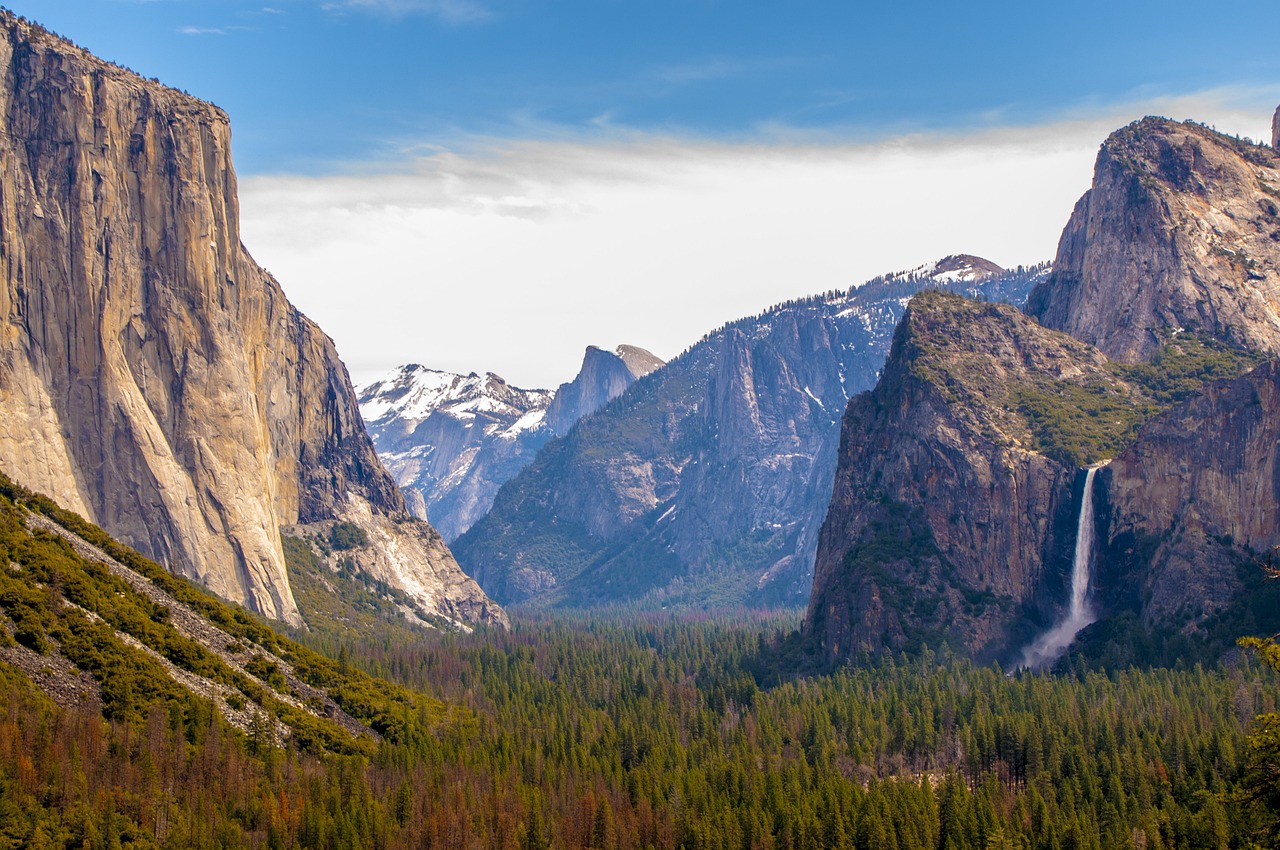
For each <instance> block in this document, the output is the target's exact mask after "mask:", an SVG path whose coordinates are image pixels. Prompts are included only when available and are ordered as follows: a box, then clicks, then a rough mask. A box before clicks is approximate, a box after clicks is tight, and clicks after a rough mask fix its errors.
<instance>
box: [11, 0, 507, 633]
mask: <svg viewBox="0 0 1280 850" xmlns="http://www.w3.org/2000/svg"><path fill="white" fill-rule="evenodd" d="M0 77H2V78H0V132H2V134H3V142H2V143H0V221H2V222H3V224H2V226H0V280H2V281H3V282H2V283H0V401H2V402H3V403H2V404H0V422H2V424H0V465H2V466H3V468H4V469H5V471H7V472H8V473H9V474H10V475H12V476H13V477H14V478H15V479H17V480H19V481H21V482H23V483H24V484H26V485H28V486H30V487H33V488H36V489H39V490H41V491H44V492H47V493H49V494H50V495H51V496H52V497H53V498H55V499H56V500H57V501H58V502H59V503H61V504H63V505H65V506H66V507H68V508H71V509H73V510H76V511H78V512H80V513H82V514H84V515H85V516H88V517H90V518H91V519H92V520H93V521H94V522H96V523H99V524H101V525H102V526H104V527H105V528H107V529H108V530H109V531H111V532H112V533H114V534H116V535H117V536H118V537H119V538H121V539H122V540H124V541H126V542H127V543H129V544H130V545H133V546H135V547H136V548H138V549H139V550H141V551H142V552H144V553H145V554H147V555H149V556H150V557H153V558H154V559H155V560H157V561H159V562H161V563H163V564H165V565H166V566H167V567H168V568H170V569H172V570H174V571H175V572H179V573H181V574H183V575H186V576H190V577H192V578H194V579H196V580H198V581H200V582H201V583H203V584H205V585H207V586H208V587H210V588H211V589H212V590H214V591H215V592H217V593H218V594H219V595H221V596H223V597H225V598H227V599H231V600H234V601H236V602H240V603H243V604H245V605H248V606H249V607H251V608H253V609H254V610H256V611H259V612H261V613H263V614H265V615H266V616H269V617H273V618H277V619H281V620H284V621H287V622H289V623H292V624H299V623H300V622H301V620H302V615H301V612H299V610H298V608H297V605H296V602H295V601H294V599H293V595H292V593H291V590H290V587H289V579H288V575H287V572H286V569H285V564H284V558H283V553H282V548H281V542H280V535H281V530H282V529H284V528H287V527H291V526H295V525H316V524H326V523H328V524H332V523H338V522H346V521H350V522H354V523H358V524H364V525H366V526H368V527H370V529H371V530H373V531H376V533H377V534H378V535H380V536H381V538H385V541H386V542H387V544H388V545H386V546H384V547H383V548H380V549H379V550H377V551H373V550H372V549H371V550H370V551H369V552H367V553H364V554H363V555H362V556H361V558H362V559H361V567H362V568H364V569H366V570H368V571H369V572H370V573H372V574H375V575H377V576H378V577H379V578H380V579H383V580H385V581H387V582H388V583H390V584H393V585H395V586H397V587H405V588H406V589H411V592H413V593H414V595H415V597H416V599H417V601H418V604H419V605H420V606H421V607H422V608H423V609H424V610H426V611H430V612H435V613H439V614H441V615H442V616H445V617H448V618H450V619H455V620H458V621H460V622H475V621H485V620H490V621H493V620H500V619H501V617H502V615H501V612H500V610H499V609H498V608H497V607H496V606H494V605H492V603H490V602H489V601H488V600H487V599H486V598H485V597H484V594H483V593H481V592H480V590H479V588H478V587H477V586H475V584H474V583H472V582H470V581H469V580H467V579H466V578H465V577H464V576H462V575H461V574H460V572H459V570H458V567H457V565H456V563H455V562H454V561H453V559H452V557H451V556H450V555H449V553H448V550H447V548H446V547H445V546H444V544H443V542H442V541H441V540H440V538H439V535H438V534H436V533H435V531H434V530H433V529H431V528H430V527H429V526H428V525H426V524H425V523H417V522H416V521H413V520H411V519H410V518H409V516H408V513H407V511H406V509H405V504H404V500H403V497H402V496H401V494H400V491H399V490H398V488H397V487H396V486H395V483H394V481H392V479H391V478H390V476H388V475H387V473H386V472H385V470H384V469H383V468H382V465H381V463H380V462H379V461H378V458H377V456H376V454H375V453H374V451H373V446H372V444H371V443H370V441H369V438H368V436H367V434H366V433H365V430H364V427H363V423H362V422H361V419H360V416H359V412H358V409H357V406H356V401H355V395H354V392H353V391H352V389H351V385H350V381H349V379H348V377H347V373H346V370H345V368H344V367H343V365H342V363H341V362H340V361H339V359H338V357H337V353H336V351H335V350H334V346H333V343H332V341H331V340H330V339H329V338H328V337H327V336H325V335H324V334H323V333H322V332H321V331H320V330H319V328H317V327H316V326H315V324H313V323H312V322H311V321H309V320H308V319H307V318H306V317H305V316H303V315H302V314H301V313H299V312H298V311H297V310H296V309H294V307H293V306H292V305H291V304H289V302H288V300H287V299H286V298H285V296H284V293H283V292H282V291H281V289H280V286H279V284H278V283H277V282H276V281H275V280H274V279H273V278H272V277H271V276H270V275H269V274H267V273H266V272H265V271H263V270H262V269H261V268H260V267H258V266H257V265H256V264H255V263H254V262H253V260H252V258H251V257H250V256H249V255H248V253H247V252H246V251H245V249H244V247H243V246H242V245H241V243H240V236H239V210H238V202H237V198H236V178H235V172H234V170H233V168H232V165H231V156H230V151H231V144H230V125H229V122H228V119H227V116H226V114H225V113H224V112H222V111H221V110H220V109H218V108H217V107H214V106H211V105H209V104H207V103H204V102H202V101H199V100H197V99H195V98H193V97H190V96H189V95H186V94H183V93H181V92H177V91H174V90H172V89H169V88H166V87H164V86H162V85H159V84H157V83H153V82H148V81H146V80H143V79H142V78H140V77H138V76H136V75H134V74H133V73H132V72H129V71H127V70H125V69H122V68H120V67H118V66H114V65H111V64H109V63H106V62H103V61H101V60H99V59H97V58H96V57H93V56H92V55H90V54H89V53H87V52H86V51H83V50H81V49H79V48H77V47H75V46H74V45H71V44H69V43H68V42H66V41H64V40H62V39H59V38H57V37H55V36H53V35H51V34H49V33H48V32H46V31H44V30H43V29H41V28H39V27H38V26H36V25H33V24H30V23H27V22H26V21H24V20H22V19H20V18H18V17H16V16H14V15H13V14H11V13H8V12H3V13H0Z"/></svg>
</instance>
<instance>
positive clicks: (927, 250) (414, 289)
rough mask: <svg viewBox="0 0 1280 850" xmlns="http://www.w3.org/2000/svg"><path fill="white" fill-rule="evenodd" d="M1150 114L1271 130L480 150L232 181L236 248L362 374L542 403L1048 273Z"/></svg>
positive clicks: (1198, 108) (640, 142)
mask: <svg viewBox="0 0 1280 850" xmlns="http://www.w3.org/2000/svg"><path fill="white" fill-rule="evenodd" d="M1246 100H1247V98H1246ZM1246 107H1247V109H1246ZM1145 113H1157V114H1168V115H1171V116H1172V117H1179V118H1180V117H1185V116H1190V115H1194V116H1197V117H1202V118H1204V119H1206V120H1210V121H1212V122H1214V123H1216V124H1217V126H1218V127H1219V129H1229V130H1231V131H1233V132H1240V133H1242V134H1247V135H1253V136H1254V137H1255V138H1257V137H1259V136H1260V135H1261V133H1262V132H1263V131H1264V130H1265V129H1266V128H1267V126H1268V123H1269V122H1268V120H1267V119H1268V118H1269V116H1267V115H1265V114H1263V112H1262V110H1261V107H1259V106H1258V105H1257V104H1256V103H1255V104H1246V103H1244V101H1242V100H1240V98H1239V97H1236V100H1234V101H1233V100H1232V98H1231V97H1228V96H1226V95H1225V94H1224V93H1216V94H1215V93H1211V94H1209V95H1203V96H1197V97H1195V98H1184V99H1181V100H1177V101H1173V100H1167V101H1149V102H1145V103H1142V104H1136V105H1132V106H1130V107H1127V108H1125V109H1123V110H1107V111H1105V112H1099V113H1096V114H1094V115H1092V116H1089V117H1080V118H1075V119H1072V120H1064V121H1060V122H1057V123H1054V124H1049V125H1045V126H1040V127H1034V128H1025V129H1005V130H992V131H987V132H981V133H973V134H968V135H934V136H916V137H906V138H896V139H889V140H885V141H882V142H879V143H874V144H857V145H854V144H844V145H841V144H817V143H813V142H804V141H793V142H779V143H777V144H771V145H728V144H716V143H710V142H699V141H688V140H681V139H672V138H660V137H645V136H638V137H634V138H632V139H629V140H625V141H613V142H609V143H604V144H592V143H586V142H570V141H542V142H507V143H491V144H490V145H489V146H488V147H487V148H483V149H477V150H475V151H474V152H472V153H469V154H468V155H462V154H459V153H454V152H448V151H443V152H437V153H434V154H431V155H428V156H422V157H420V158H418V159H416V160H414V161H413V162H412V163H411V164H409V165H406V166H405V167H404V168H403V169H402V170H400V171H397V172H394V173H385V172H379V173H370V172H363V173H354V170H353V173H348V174H345V175H337V176H327V177H299V176H277V177H253V178H247V179H244V180H242V181H241V198H242V217H243V231H244V239H245V242H246V244H247V245H248V246H249V248H250V250H251V251H252V252H253V254H254V256H255V257H256V258H257V259H258V261H259V262H261V263H262V264H264V265H265V266H267V267H268V268H269V269H271V270H272V271H273V272H274V273H275V274H276V275H277V276H278V277H279V278H280V280H281V282H282V283H283V285H284V287H285V290H286V291H287V292H288V293H289V296H290V298H292V299H293V301H294V303H296V304H298V305H299V307H301V308H302V309H303V310H304V312H306V313H307V314H308V315H310V316H311V317H312V318H314V319H315V320H317V321H318V322H319V323H320V325H321V326H322V327H324V328H325V329H326V331H328V332H329V333H330V334H332V335H333V336H334V338H335V339H336V341H337V343H338V345H339V349H340V351H341V353H342V355H343V357H344V359H345V360H346V362H347V364H348V366H349V367H350V368H351V369H352V371H353V373H354V374H355V375H356V376H357V378H359V377H361V376H367V375H369V374H371V373H376V372H377V371H380V370H383V369H386V368H390V367H392V366H395V365H399V364H401V363H405V362H410V361H416V362H421V363H425V364H427V365H429V366H434V367H437V368H445V369H453V370H458V371H470V370H477V371H483V370H492V371H495V372H498V373H499V374H501V375H503V376H504V377H506V378H507V379H508V380H511V381H513V382H515V383H517V384H521V385H524V386H554V385H555V384H556V383H558V382H560V381H562V380H567V379H568V378H569V377H571V375H572V374H573V372H574V370H575V369H576V368H577V365H578V361H579V360H580V358H581V353H582V349H583V347H584V346H586V345H588V344H597V345H602V346H610V347H611V346H614V345H617V344H619V343H623V342H626V343H632V344H636V345H641V346H644V347H647V348H650V349H652V350H653V351H654V352H655V353H657V354H659V355H660V356H663V357H667V358H669V357H672V356H674V355H675V354H676V353H678V352H679V351H680V350H682V349H683V348H685V347H686V346H688V345H689V344H691V343H693V342H695V341H696V340H697V339H698V338H699V337H700V336H701V335H702V334H704V333H705V332H707V331H708V330H711V329H713V328H715V327H717V326H718V325H720V324H722V323H723V322H725V321H727V320H730V319H734V318H737V317H739V316H743V315H747V314H751V313H755V312H758V311H759V310H761V309H763V308H765V307H767V306H769V305H771V304H774V303H776V302H779V301H782V300H786V299H788V298H794V297H797V296H802V295H806V294H811V293H815V292H820V291H823V290H827V289H832V288H839V287H847V286H850V285H852V284H856V283H860V282H862V281H864V280H866V279H867V278H870V277H872V276H874V275H876V274H879V273H882V272H886V271H893V270H896V269H902V268H907V267H911V266H914V265H917V264H918V263H920V262H923V261H925V260H930V259H937V258H939V257H942V256H944V255H946V254H950V253H957V252H968V253H975V254H979V255H982V256H985V257H988V258H989V259H991V260H994V261H996V262H998V263H1001V264H1002V265H1016V264H1018V263H1032V262H1036V261H1039V260H1042V259H1049V258H1051V257H1052V256H1053V253H1054V251H1055V248H1056V244H1057V239H1058V235H1059V233H1060V232H1061V229H1062V226H1063V225H1064V224H1065V223H1066V219H1067V216H1068V214H1069V213H1070V210H1071V207H1072V205H1073V203H1074V202H1075V200H1076V199H1077V198H1078V197H1079V196H1080V194H1081V193H1083V192H1084V191H1085V189H1087V188H1088V186H1089V183H1090V180H1091V176H1092V165H1093V159H1094V156H1095V154H1096V151H1097V147H1098V145H1099V143H1101V141H1102V140H1103V139H1104V138H1105V137H1106V135H1107V134H1108V132H1110V131H1111V130H1112V129H1114V128H1116V127H1118V126H1120V125H1121V124H1124V123H1126V122H1128V121H1129V120H1132V119H1135V118H1138V117H1141V115H1143V114H1145ZM1250 131H1252V132H1250Z"/></svg>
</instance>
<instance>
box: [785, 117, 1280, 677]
mask: <svg viewBox="0 0 1280 850" xmlns="http://www.w3.org/2000/svg"><path fill="white" fill-rule="evenodd" d="M1277 165H1280V157H1277V155H1276V153H1275V152H1274V151H1273V150H1271V149H1270V148H1267V147H1265V146H1262V145H1251V144H1248V143H1246V142H1241V141H1238V140H1236V139H1232V138H1229V137H1225V136H1221V135H1219V134H1216V133H1213V132H1212V131H1210V130H1207V129H1206V128H1204V127H1202V126H1200V125H1198V124H1190V123H1188V124H1175V123H1173V122H1169V121H1165V120H1162V119H1151V118H1148V119H1144V120H1143V121H1140V122H1137V123H1135V124H1133V125H1130V126H1129V127H1126V128H1124V129H1122V130H1120V131H1118V132H1117V133H1115V134H1114V135H1113V136H1112V137H1111V138H1109V139H1108V140H1107V142H1106V144H1104V145H1103V147H1102V151H1101V152H1100V154H1099V157H1098V163H1097V169H1096V173H1095V179H1094V184H1093V187H1092V189H1091V190H1090V191H1089V193H1088V194H1086V196H1085V197H1084V198H1083V199H1082V200H1081V202H1080V203H1079V204H1078V205H1077V207H1076V209H1075V212H1074V213H1073V215H1072V217H1071V220H1070V222H1069V223H1068V225H1067V227H1066V229H1065V230H1064V232H1063V236H1062V241H1061V243H1060V246H1059V251H1058V255H1057V259H1056V261H1055V265H1054V271H1053V273H1052V275H1051V276H1049V278H1048V279H1047V280H1045V281H1044V282H1042V283H1041V284H1039V285H1038V286H1037V287H1036V288H1035V289H1034V290H1033V291H1032V294H1031V297H1030V299H1029V301H1028V306H1027V310H1028V312H1029V313H1030V314H1031V316H1032V317H1034V318H1035V319H1038V320H1039V321H1040V322H1041V323H1043V325H1044V326H1045V327H1039V326H1037V325H1036V324H1034V322H1033V321H1032V319H1031V318H1027V317H1023V316H1020V315H1018V314H1016V313H1014V312H1011V311H1005V310H1004V309H1003V308H992V307H987V306H985V305H980V304H974V303H968V302H958V301H955V300H954V299H944V298H942V297H940V296H937V295H929V296H921V297H919V298H917V299H916V300H915V301H913V302H912V307H911V309H910V310H909V311H908V318H907V319H905V320H904V322H903V325H902V326H901V327H900V328H899V331H898V339H897V340H896V341H895V346H894V350H893V353H892V354H891V355H890V358H889V362H888V364H887V365H886V367H885V372H884V375H883V376H882V378H881V380H880V382H879V383H878V385H877V386H876V388H875V390H874V391H873V392H871V393H867V394H864V395H861V396H858V397H856V398H855V399H854V400H853V401H852V402H851V403H850V405H849V410H848V412H847V414H846V418H845V423H844V436H843V442H842V447H841V454H840V466H839V469H838V471H837V473H836V485H835V488H834V498H833V501H832V505H831V509H830V511H829V513H828V515H827V520H826V524H825V525H824V528H823V534H822V542H821V544H820V547H819V553H818V558H817V566H816V568H815V570H816V576H815V582H814V591H813V595H812V598H811V602H810V607H809V612H808V616H807V620H806V626H805V628H806V632H807V634H808V635H809V636H810V638H811V639H812V642H813V645H814V646H816V647H819V648H820V650H821V652H822V654H823V656H824V657H825V658H826V659H827V660H830V661H838V660H842V659H845V658H848V657H850V656H851V655H852V654H856V653H857V652H859V651H860V650H864V649H868V650H872V651H878V650H881V649H883V648H886V647H888V648H901V647H906V646H912V645H915V646H919V645H921V644H923V643H928V644H929V645H931V646H936V645H938V643H939V642H940V641H942V640H947V641H948V642H950V643H951V645H952V646H954V647H961V648H963V649H964V650H965V651H966V652H968V653H970V654H972V655H974V656H977V657H982V658H1001V659H1003V660H1006V661H1016V660H1017V659H1018V658H1019V657H1020V654H1019V651H1018V650H1019V647H1020V646H1021V645H1023V643H1024V642H1025V641H1027V640H1028V639H1030V638H1031V637H1032V636H1033V635H1034V634H1035V633H1036V632H1037V631H1038V630H1043V629H1046V628H1047V627H1048V626H1050V625H1051V624H1053V623H1055V622H1058V621H1059V620H1060V619H1061V617H1062V614H1063V612H1064V610H1065V609H1066V607H1067V603H1068V601H1069V599H1070V581H1071V577H1070V572H1071V564H1072V557H1073V554H1074V549H1075V547H1076V545H1077V528H1076V524H1075V523H1076V520H1077V518H1078V516H1079V513H1080V501H1081V493H1080V490H1081V479H1082V478H1083V472H1084V469H1085V467H1087V466H1089V465H1092V464H1096V463H1099V462H1102V461H1106V460H1110V462H1109V463H1108V464H1107V465H1106V466H1105V467H1104V468H1102V469H1101V470H1100V471H1099V473H1098V475H1097V481H1096V483H1095V487H1094V490H1093V494H1094V502H1095V505H1094V513H1093V516H1094V524H1093V532H1094V533H1093V535H1092V539H1093V540H1094V541H1096V543H1095V547H1094V548H1093V549H1091V550H1090V552H1089V555H1090V561H1089V563H1090V565H1091V571H1090V582H1091V583H1090V585H1089V593H1088V598H1087V603H1088V606H1089V608H1090V610H1091V612H1092V615H1093V616H1096V617H1097V618H1098V623H1097V624H1096V626H1094V627H1091V628H1090V629H1089V630H1087V631H1085V632H1084V633H1083V634H1082V635H1081V636H1080V637H1079V638H1078V640H1079V642H1080V644H1081V646H1082V651H1086V652H1088V651H1095V652H1099V653H1103V654H1108V653H1109V654H1110V655H1108V656H1107V657H1111V655H1115V657H1117V658H1119V657H1123V658H1124V659H1127V660H1130V661H1144V662H1145V661H1150V660H1153V659H1155V660H1165V661H1169V660H1173V659H1174V658H1175V657H1179V654H1180V653H1183V652H1186V651H1204V652H1220V651H1224V650H1225V649H1227V648H1229V647H1230V646H1231V641H1232V640H1233V639H1234V637H1235V636H1237V635H1239V634H1245V633H1261V632H1266V633H1268V634H1269V633H1272V632H1274V631H1276V629H1277V628H1280V622H1277V620H1278V619H1280V613H1278V612H1280V606H1277V605H1276V604H1275V599H1274V597H1275V594H1274V592H1273V590H1269V589H1267V588H1264V587H1263V585H1264V584H1265V582H1264V581H1263V579H1262V572H1261V570H1260V569H1259V562H1260V561H1262V560H1263V559H1264V558H1265V556H1266V554H1267V553H1268V552H1269V551H1270V549H1271V547H1273V546H1276V545H1277V544H1280V499H1277V497H1276V492H1277V491H1276V487H1277V479H1276V475H1277V469H1278V468H1280V434H1278V433H1277V431H1276V427H1277V426H1276V424H1275V423H1276V422H1278V421H1280V406H1278V404H1280V399H1278V398H1277V394H1276V386H1275V383H1276V364H1275V362H1274V360H1273V359H1272V358H1274V357H1275V356H1276V355H1277V353H1278V349H1277V342H1280V336H1277V334H1276V330H1277V322H1276V307H1277V301H1276V296H1277V286H1280V230H1277V224H1280V221H1278V220H1277V219H1276V207H1275V205H1274V203H1273V199H1274V198H1276V197H1277V193H1278V191H1280V190H1278V189H1277V187H1280V182H1277V181H1278V178H1280V172H1277V170H1276V169H1277ZM1273 234H1274V236H1273ZM1051 329H1058V331H1065V332H1066V333H1067V334H1069V335H1070V336H1069V337H1068V336H1067V335H1064V334H1063V333H1061V332H1054V331H1053V330H1051ZM1095 346H1096V347H1095ZM1267 600H1270V602H1268V601H1267ZM1268 605H1269V606H1270V608H1271V610H1270V611H1269V612H1268V611H1267V610H1266V609H1267V607H1268ZM1133 623H1137V624H1138V625H1137V626H1133V625H1131V624H1133ZM1126 624H1130V625H1126ZM1134 628H1136V629H1137V631H1133V630H1132V629H1134ZM1126 630H1128V631H1126ZM1141 652H1147V653H1149V654H1148V655H1147V656H1145V657H1143V656H1141V655H1140V653H1141ZM1116 653H1119V654H1118V655H1117V654H1116ZM1170 653H1172V654H1170Z"/></svg>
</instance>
